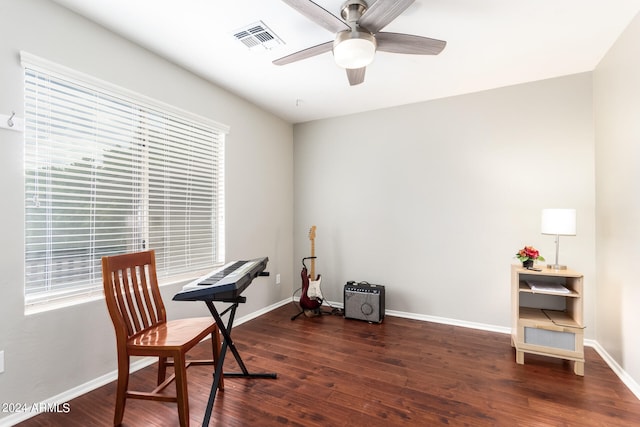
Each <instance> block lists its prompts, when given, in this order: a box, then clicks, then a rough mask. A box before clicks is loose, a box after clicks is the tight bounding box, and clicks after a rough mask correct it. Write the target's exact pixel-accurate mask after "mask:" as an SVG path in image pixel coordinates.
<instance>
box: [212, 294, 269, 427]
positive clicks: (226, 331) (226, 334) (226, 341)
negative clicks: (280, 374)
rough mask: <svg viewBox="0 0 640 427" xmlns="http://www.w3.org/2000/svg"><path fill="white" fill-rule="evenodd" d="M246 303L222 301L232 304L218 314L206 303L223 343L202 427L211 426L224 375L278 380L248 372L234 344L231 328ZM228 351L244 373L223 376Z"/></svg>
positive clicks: (266, 375) (236, 300) (225, 373)
mask: <svg viewBox="0 0 640 427" xmlns="http://www.w3.org/2000/svg"><path fill="white" fill-rule="evenodd" d="M246 301H247V298H245V297H242V296H239V297H237V298H234V299H230V300H222V301H221V302H227V303H231V306H230V307H227V308H226V309H225V310H224V311H223V312H222V313H218V310H217V309H216V306H215V305H214V304H213V301H209V300H206V301H205V304H207V308H208V309H209V311H210V312H211V315H212V316H213V318H214V319H215V321H216V324H217V325H218V329H219V330H220V333H222V337H223V343H222V347H221V349H220V356H219V357H218V360H217V362H216V370H215V372H214V376H213V384H212V385H211V392H210V393H209V401H208V402H207V410H206V411H205V414H204V419H203V420H202V427H206V426H208V425H209V420H210V418H211V412H212V411H213V402H214V401H215V399H216V392H217V391H218V385H219V384H220V378H221V377H222V375H224V376H225V377H227V378H271V379H275V378H277V374H275V373H250V372H249V371H248V370H247V367H246V366H245V364H244V362H243V361H242V357H240V353H239V352H238V349H237V348H236V346H235V344H234V343H233V340H232V339H231V328H232V327H233V320H234V318H235V316H236V309H237V308H238V304H240V303H244V302H246ZM227 312H231V313H230V314H229V321H228V322H227V325H226V326H225V324H224V322H223V321H222V316H224V315H225V314H226V313H227ZM227 349H230V350H231V353H233V357H235V359H236V362H237V363H238V366H240V369H241V370H242V372H228V373H227V372H224V374H223V365H224V358H225V356H226V354H227Z"/></svg>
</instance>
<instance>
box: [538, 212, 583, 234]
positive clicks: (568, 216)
mask: <svg viewBox="0 0 640 427" xmlns="http://www.w3.org/2000/svg"><path fill="white" fill-rule="evenodd" d="M540 229H541V232H542V234H555V235H561V236H575V235H576V210H575V209H543V210H542V225H541V227H540Z"/></svg>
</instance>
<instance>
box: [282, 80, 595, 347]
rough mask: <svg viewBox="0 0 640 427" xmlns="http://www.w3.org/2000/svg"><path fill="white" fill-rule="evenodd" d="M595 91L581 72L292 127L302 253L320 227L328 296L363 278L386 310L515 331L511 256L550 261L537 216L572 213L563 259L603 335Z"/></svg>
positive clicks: (550, 244)
mask: <svg viewBox="0 0 640 427" xmlns="http://www.w3.org/2000/svg"><path fill="white" fill-rule="evenodd" d="M591 85H592V84H591V74H589V73H585V74H578V75H573V76H569V77H563V78H557V79H552V80H546V81H540V82H535V83H529V84H523V85H518V86H512V87H506V88H502V89H496V90H491V91H486V92H481V93H474V94H469V95H463V96H457V97H452V98H447V99H441V100H435V101H431V102H425V103H420V104H414V105H406V106H403V107H399V108H391V109H387V110H379V111H374V112H368V113H363V114H358V115H353V116H349V117H340V118H336V119H328V120H322V121H316V122H310V123H304V124H299V125H296V126H294V141H295V148H294V152H295V157H294V159H295V160H294V163H295V200H296V203H295V212H294V218H295V239H294V242H295V253H296V255H297V256H298V258H300V257H301V256H303V254H305V253H307V252H308V245H307V244H306V242H305V234H304V233H306V230H307V228H308V226H309V225H310V224H316V225H317V227H318V229H317V237H318V238H317V240H316V253H317V255H318V270H319V272H320V273H323V282H322V283H323V286H324V287H323V289H324V290H325V293H326V294H328V296H329V297H330V299H336V300H340V299H341V297H340V292H341V289H342V285H343V284H344V283H345V282H346V281H347V280H356V281H361V280H365V281H368V282H371V283H380V284H384V285H386V286H387V288H386V291H387V295H386V298H387V301H386V307H387V309H390V310H397V311H401V312H407V313H413V314H418V315H427V316H437V317H442V318H447V319H455V320H461V321H468V322H476V323H482V324H488V325H497V326H503V327H505V328H508V327H509V325H510V321H509V319H510V264H512V263H515V262H517V260H515V259H514V255H515V253H516V252H517V250H518V249H520V248H522V247H524V246H525V245H533V246H535V247H536V248H538V249H539V250H540V251H541V253H542V255H543V256H545V257H546V258H548V259H549V260H553V258H554V256H555V244H554V236H547V235H542V234H540V216H541V211H542V209H543V208H553V207H568V208H576V209H577V215H578V232H577V236H575V237H565V238H561V242H560V243H561V244H560V261H561V262H562V263H564V264H567V265H568V266H569V267H570V268H572V269H574V270H578V271H580V272H582V273H584V275H585V287H586V290H585V304H586V305H585V312H586V324H587V327H588V328H587V330H586V336H587V337H588V338H593V337H594V336H595V335H594V332H595V309H594V307H595V300H596V293H595V269H594V261H595V258H594V255H595V248H594V236H595V223H594V209H595V192H594V190H595V187H594V179H595V178H594V134H593V117H592V98H591V93H592V91H591ZM505 339H508V338H505Z"/></svg>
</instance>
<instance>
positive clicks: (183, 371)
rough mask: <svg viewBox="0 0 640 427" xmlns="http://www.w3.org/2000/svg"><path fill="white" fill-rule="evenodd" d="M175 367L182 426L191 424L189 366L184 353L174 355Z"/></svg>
mask: <svg viewBox="0 0 640 427" xmlns="http://www.w3.org/2000/svg"><path fill="white" fill-rule="evenodd" d="M173 363H174V365H173V368H174V370H175V374H176V397H177V400H178V419H179V420H180V427H188V426H189V393H188V392H187V368H186V366H185V363H186V360H185V355H184V354H183V353H180V352H177V353H176V354H175V355H174V356H173Z"/></svg>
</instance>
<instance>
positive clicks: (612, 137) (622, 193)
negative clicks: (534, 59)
mask: <svg viewBox="0 0 640 427" xmlns="http://www.w3.org/2000/svg"><path fill="white" fill-rule="evenodd" d="M638 40H640V17H639V16H636V18H635V19H634V20H633V21H632V22H631V24H630V25H629V27H628V28H627V30H626V31H625V32H624V33H623V34H622V35H621V36H620V38H619V39H618V41H617V42H616V43H615V45H614V46H613V47H612V48H611V49H610V51H609V52H608V53H607V55H606V56H605V58H604V59H603V60H602V62H601V63H600V64H599V65H598V67H597V68H596V71H595V73H594V101H595V102H594V106H595V109H594V110H595V129H596V177H597V180H596V194H597V198H596V200H597V203H596V209H597V210H596V212H597V234H596V243H597V244H596V249H597V251H596V254H597V257H596V259H597V264H596V266H597V274H598V293H597V300H598V305H597V319H598V323H597V329H596V338H597V340H598V342H599V343H600V344H601V345H602V346H603V347H604V348H606V350H607V352H608V353H609V354H610V355H611V356H612V357H613V358H614V359H615V360H616V361H617V362H618V364H620V365H621V366H622V367H623V368H624V371H625V372H626V373H627V374H628V375H630V376H631V377H632V378H633V380H634V381H635V382H636V384H638V383H640V309H638V306H639V305H640V278H639V277H638V274H637V271H636V268H637V263H638V243H639V242H640V79H639V78H638V77H639V76H640V57H639V56H638Z"/></svg>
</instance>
